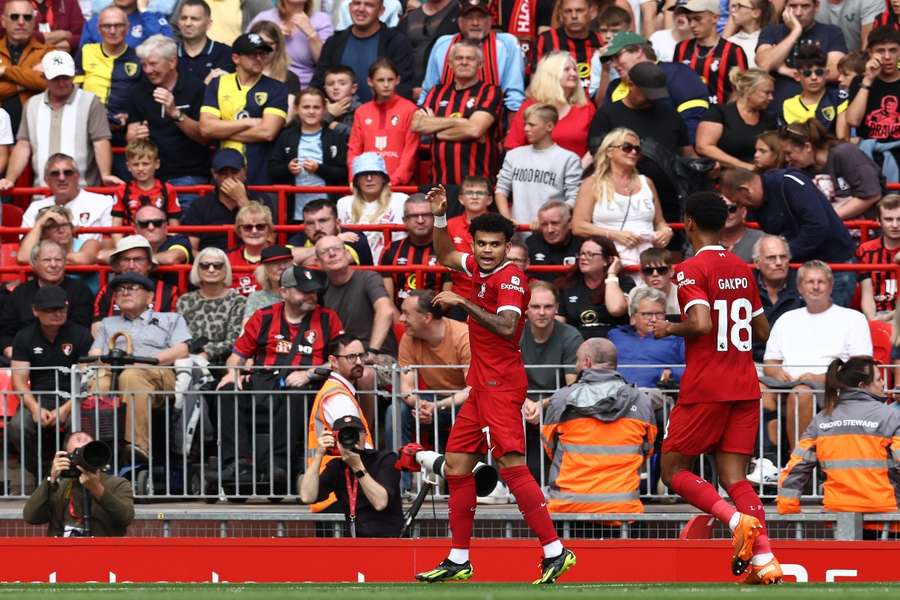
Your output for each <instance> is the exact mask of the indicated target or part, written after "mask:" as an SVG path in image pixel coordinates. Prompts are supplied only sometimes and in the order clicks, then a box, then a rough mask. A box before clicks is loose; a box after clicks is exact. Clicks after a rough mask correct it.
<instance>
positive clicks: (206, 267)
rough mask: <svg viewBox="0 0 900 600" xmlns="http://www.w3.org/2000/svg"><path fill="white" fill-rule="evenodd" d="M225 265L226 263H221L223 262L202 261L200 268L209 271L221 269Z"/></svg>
mask: <svg viewBox="0 0 900 600" xmlns="http://www.w3.org/2000/svg"><path fill="white" fill-rule="evenodd" d="M224 266H225V263H221V262H201V263H200V270H201V271H209V270H210V269H214V270H216V271H218V270H219V269H222V268H223V267H224Z"/></svg>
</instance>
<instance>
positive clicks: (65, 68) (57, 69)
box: [41, 50, 75, 81]
mask: <svg viewBox="0 0 900 600" xmlns="http://www.w3.org/2000/svg"><path fill="white" fill-rule="evenodd" d="M41 67H43V68H44V77H46V78H47V81H50V80H51V79H56V78H57V77H62V76H66V77H75V61H74V60H72V56H71V55H70V54H69V53H68V52H63V51H62V50H52V51H50V52H48V53H47V54H45V55H44V58H42V59H41Z"/></svg>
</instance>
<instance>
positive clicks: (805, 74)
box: [781, 44, 850, 139]
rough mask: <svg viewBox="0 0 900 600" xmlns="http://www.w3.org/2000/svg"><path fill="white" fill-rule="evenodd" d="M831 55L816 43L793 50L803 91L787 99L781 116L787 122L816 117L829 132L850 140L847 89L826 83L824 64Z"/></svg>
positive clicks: (802, 121)
mask: <svg viewBox="0 0 900 600" xmlns="http://www.w3.org/2000/svg"><path fill="white" fill-rule="evenodd" d="M827 62H828V57H827V56H825V53H824V52H822V49H821V48H820V47H819V46H817V45H815V44H803V45H801V46H800V47H799V48H798V49H797V51H796V52H795V53H794V65H795V66H796V71H797V75H796V78H797V81H798V82H799V83H800V93H799V94H797V95H796V96H791V97H790V98H788V99H787V100H785V101H784V104H783V106H782V109H781V110H782V114H781V118H782V120H783V122H784V123H787V124H791V123H805V122H806V121H808V120H809V119H812V118H816V119H817V120H818V121H819V123H821V124H822V125H823V126H824V127H825V129H827V130H828V132H829V133H831V134H833V135H834V136H835V137H837V138H838V139H847V138H848V137H849V135H850V128H849V127H848V126H847V115H846V114H845V113H846V111H847V105H848V104H849V102H848V101H847V92H846V91H845V90H841V89H834V88H831V87H828V86H826V85H825V84H826V81H825V71H826V69H825V66H826V64H827Z"/></svg>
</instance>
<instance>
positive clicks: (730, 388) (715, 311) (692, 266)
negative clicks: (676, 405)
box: [675, 246, 763, 404]
mask: <svg viewBox="0 0 900 600" xmlns="http://www.w3.org/2000/svg"><path fill="white" fill-rule="evenodd" d="M675 283H676V285H677V286H678V303H679V304H680V305H681V314H682V317H683V318H687V313H688V309H690V308H691V307H692V306H694V305H695V304H703V305H705V306H708V307H709V309H710V315H711V318H712V329H711V330H710V332H709V333H707V334H706V335H702V336H699V337H692V338H685V340H684V349H685V351H684V353H685V362H686V363H687V368H686V369H685V371H684V376H683V377H682V378H681V392H680V394H679V397H678V401H679V402H682V403H685V404H688V403H694V402H729V401H734V400H755V399H758V398H759V396H760V392H759V378H758V377H757V376H756V367H755V366H754V364H753V352H752V348H753V332H752V330H751V328H750V320H751V319H752V318H753V317H755V316H756V315H759V314H762V312H763V309H762V302H760V299H759V290H758V289H757V287H756V279H755V278H754V277H753V273H752V271H751V270H750V267H749V266H747V263H745V262H744V261H743V260H741V259H740V258H738V257H737V256H735V255H734V254H732V253H731V252H728V251H727V250H725V248H723V247H722V246H705V247H703V248H701V249H700V250H699V251H698V252H697V254H696V256H694V257H692V258H689V259H688V260H686V261H684V262H683V263H681V264H680V265H678V266H676V267H675Z"/></svg>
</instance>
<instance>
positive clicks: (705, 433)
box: [654, 192, 782, 584]
mask: <svg viewBox="0 0 900 600" xmlns="http://www.w3.org/2000/svg"><path fill="white" fill-rule="evenodd" d="M727 217H728V208H727V207H726V205H725V201H724V200H723V199H722V197H721V196H719V195H718V194H716V193H714V192H699V193H696V194H692V195H691V196H690V197H688V199H687V202H686V206H685V216H684V229H685V232H686V234H687V236H688V239H689V240H690V242H691V245H692V246H693V247H694V248H697V253H696V255H695V256H694V257H692V258H689V259H688V260H686V261H684V262H683V263H681V264H680V265H678V266H677V267H676V268H675V283H676V285H677V286H678V303H679V304H680V305H681V312H682V321H681V322H680V323H671V322H668V321H664V322H657V323H656V324H655V325H654V333H655V335H656V337H658V338H660V337H664V336H667V335H677V336H680V337H683V338H685V341H684V345H685V362H686V364H687V368H686V369H685V372H684V376H683V377H682V379H681V392H680V394H679V397H678V403H677V404H676V405H675V408H673V409H672V413H671V415H670V417H669V424H668V427H667V428H666V435H665V438H664V440H663V445H662V452H663V454H662V479H663V482H664V483H665V484H666V485H667V486H668V487H669V488H670V489H672V490H674V491H675V492H677V493H678V494H680V495H681V496H682V497H683V498H684V499H685V500H687V501H688V502H690V503H691V504H693V505H694V506H696V507H697V508H699V509H700V510H702V511H704V512H706V513H709V514H711V515H713V516H714V517H716V518H717V519H719V520H720V521H722V522H723V523H725V524H727V525H728V527H729V528H730V529H731V531H732V534H733V544H734V555H733V557H732V561H731V570H732V572H733V573H734V574H735V575H741V574H742V573H744V572H746V571H747V570H748V569H749V574H748V575H747V576H746V577H745V579H744V580H743V582H744V583H748V584H770V583H780V582H781V579H782V571H781V566H780V565H779V564H778V561H777V560H776V559H775V556H774V555H773V554H772V548H771V546H770V545H769V538H768V535H767V531H766V525H765V511H764V510H763V505H762V502H761V501H760V499H759V496H757V494H756V491H754V489H753V486H752V485H750V482H749V481H747V479H746V474H747V462H748V460H749V458H750V456H752V455H753V449H754V443H755V441H756V435H757V432H758V431H759V397H760V391H759V379H758V378H757V375H756V368H755V366H754V364H753V354H752V351H751V350H752V342H753V338H756V339H758V340H762V341H765V340H766V339H768V337H769V322H768V321H767V320H766V317H765V315H763V309H762V304H761V302H760V299H759V291H758V290H757V288H756V280H755V278H754V277H753V273H752V272H751V271H750V268H749V267H748V266H747V264H746V263H745V262H744V261H743V260H742V259H740V258H738V257H737V256H735V255H734V254H732V253H731V252H728V251H727V250H725V248H724V247H722V245H721V243H720V239H719V237H720V232H721V230H722V227H724V225H725V219H726V218H727ZM707 452H712V453H714V454H715V460H716V470H717V472H718V475H719V482H720V484H721V485H722V487H724V488H725V490H727V492H728V496H729V497H730V498H731V501H732V502H734V505H732V504H730V503H728V502H726V501H725V500H724V499H723V498H722V497H721V496H719V494H718V492H717V491H716V488H714V487H713V486H712V485H711V484H710V483H709V482H707V481H706V480H704V479H702V478H700V477H698V476H697V475H695V474H694V473H693V472H692V471H691V469H692V468H693V465H694V461H695V460H696V458H697V456H698V455H700V454H704V453H707Z"/></svg>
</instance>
